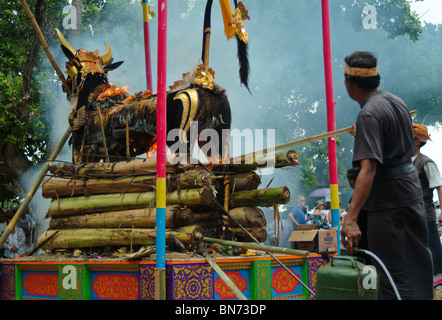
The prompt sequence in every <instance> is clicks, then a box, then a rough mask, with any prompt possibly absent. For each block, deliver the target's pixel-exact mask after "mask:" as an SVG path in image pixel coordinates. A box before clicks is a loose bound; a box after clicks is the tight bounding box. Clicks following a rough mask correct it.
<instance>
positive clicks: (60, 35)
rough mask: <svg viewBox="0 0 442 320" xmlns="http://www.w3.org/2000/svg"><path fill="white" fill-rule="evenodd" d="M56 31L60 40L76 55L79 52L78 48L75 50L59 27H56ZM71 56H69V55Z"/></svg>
mask: <svg viewBox="0 0 442 320" xmlns="http://www.w3.org/2000/svg"><path fill="white" fill-rule="evenodd" d="M55 31H56V32H57V35H58V39H59V40H60V43H61V44H62V45H63V46H65V47H66V48H67V49H68V50H69V51H70V52H71V53H72V54H73V56H74V57H75V56H76V54H77V50H75V49H74V48H73V47H72V46H71V45H70V44H69V42H68V41H67V40H66V39H65V37H64V36H63V34H62V33H61V32H60V30H58V29H57V28H55ZM68 58H69V57H68Z"/></svg>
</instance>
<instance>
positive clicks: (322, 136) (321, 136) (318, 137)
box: [230, 126, 354, 163]
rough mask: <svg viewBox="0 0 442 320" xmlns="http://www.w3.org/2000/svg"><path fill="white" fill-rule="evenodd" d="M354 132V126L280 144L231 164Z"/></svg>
mask: <svg viewBox="0 0 442 320" xmlns="http://www.w3.org/2000/svg"><path fill="white" fill-rule="evenodd" d="M353 130H354V128H353V126H351V127H347V128H343V129H339V130H335V131H331V132H326V133H322V134H318V135H316V136H311V137H307V138H303V139H299V140H295V141H291V142H287V143H284V144H280V145H278V146H276V147H274V148H266V149H263V150H261V151H255V152H251V153H248V154H245V155H241V156H237V157H233V158H231V159H230V163H237V162H239V161H241V162H243V161H245V160H246V159H250V158H251V157H253V156H254V155H255V154H268V153H269V151H271V152H276V151H279V150H284V149H287V148H292V147H294V146H298V145H301V144H304V143H308V142H313V141H317V140H322V139H326V138H330V137H333V136H337V135H340V134H344V133H349V132H351V131H353Z"/></svg>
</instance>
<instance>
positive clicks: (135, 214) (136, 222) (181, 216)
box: [49, 205, 192, 229]
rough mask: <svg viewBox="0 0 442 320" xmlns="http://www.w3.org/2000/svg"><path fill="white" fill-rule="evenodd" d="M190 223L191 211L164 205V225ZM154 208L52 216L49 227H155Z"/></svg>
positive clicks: (181, 225) (176, 206) (171, 226)
mask: <svg viewBox="0 0 442 320" xmlns="http://www.w3.org/2000/svg"><path fill="white" fill-rule="evenodd" d="M191 224H192V211H191V210H189V209H185V208H183V207H181V206H179V205H174V206H167V207H166V226H167V227H168V228H179V227H184V226H186V225H191ZM155 226H156V209H155V208H145V209H134V210H124V211H113V212H103V213H94V214H88V215H79V216H72V217H66V218H53V219H51V221H50V223H49V229H83V228H155Z"/></svg>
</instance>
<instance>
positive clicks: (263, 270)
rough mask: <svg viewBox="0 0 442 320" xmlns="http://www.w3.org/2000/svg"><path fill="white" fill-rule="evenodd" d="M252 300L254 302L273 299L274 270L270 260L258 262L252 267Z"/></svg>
mask: <svg viewBox="0 0 442 320" xmlns="http://www.w3.org/2000/svg"><path fill="white" fill-rule="evenodd" d="M250 273H251V282H250V286H251V298H252V300H271V299H272V268H271V262H270V260H258V261H255V262H254V263H253V265H252V269H251V270H250Z"/></svg>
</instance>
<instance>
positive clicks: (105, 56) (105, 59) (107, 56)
mask: <svg viewBox="0 0 442 320" xmlns="http://www.w3.org/2000/svg"><path fill="white" fill-rule="evenodd" d="M104 45H105V46H106V52H105V53H103V54H102V55H100V58H101V59H102V60H103V65H106V64H108V63H109V62H111V60H112V50H111V48H110V47H109V45H108V44H107V43H106V42H105V43H104Z"/></svg>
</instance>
